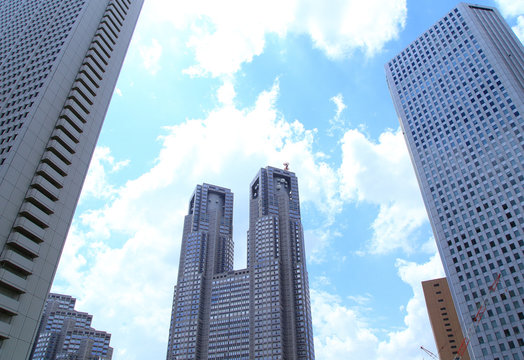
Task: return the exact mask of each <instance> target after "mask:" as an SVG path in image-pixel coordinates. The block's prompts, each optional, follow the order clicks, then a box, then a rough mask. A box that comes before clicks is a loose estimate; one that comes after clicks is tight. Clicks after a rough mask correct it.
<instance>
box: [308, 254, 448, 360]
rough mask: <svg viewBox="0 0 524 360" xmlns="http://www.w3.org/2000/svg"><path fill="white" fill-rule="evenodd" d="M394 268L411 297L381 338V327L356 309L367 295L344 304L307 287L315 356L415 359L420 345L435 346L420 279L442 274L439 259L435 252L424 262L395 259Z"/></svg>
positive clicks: (364, 300)
mask: <svg viewBox="0 0 524 360" xmlns="http://www.w3.org/2000/svg"><path fill="white" fill-rule="evenodd" d="M396 267H397V270H398V274H399V276H400V278H401V279H402V281H404V282H405V283H407V284H408V285H410V286H411V288H412V291H413V296H412V298H411V299H410V300H409V301H408V303H407V306H406V307H405V311H406V315H405V317H404V326H403V327H402V328H401V329H400V330H397V331H389V332H387V335H386V338H385V339H384V340H380V339H379V336H378V335H379V334H380V333H381V332H382V330H381V329H379V328H373V327H372V326H370V324H369V322H368V320H367V318H366V315H365V314H364V313H362V311H361V308H360V306H361V305H368V303H369V300H370V299H371V295H369V294H365V295H361V296H352V297H350V300H351V301H356V302H357V306H347V305H344V304H343V302H342V300H341V299H340V297H338V296H336V295H333V294H330V293H329V292H326V291H319V290H316V289H311V307H312V310H311V311H312V314H313V325H314V335H315V355H316V357H317V358H319V359H323V360H331V359H333V360H335V359H336V360H339V359H376V360H386V359H400V358H402V359H407V360H411V359H412V360H415V359H417V360H418V359H420V357H421V352H420V346H421V345H424V347H426V348H429V349H433V348H434V347H435V346H434V340H433V334H432V332H431V325H430V324H429V318H428V315H427V310H426V305H425V300H424V294H423V292H422V286H421V282H422V281H423V280H429V279H434V278H437V277H442V276H443V269H442V264H441V262H440V258H439V256H438V254H435V255H434V256H432V257H431V258H430V260H429V261H428V262H426V263H424V264H417V263H414V262H408V261H405V260H401V259H399V260H397V263H396ZM366 310H369V311H372V310H373V309H367V308H366ZM434 352H436V351H434Z"/></svg>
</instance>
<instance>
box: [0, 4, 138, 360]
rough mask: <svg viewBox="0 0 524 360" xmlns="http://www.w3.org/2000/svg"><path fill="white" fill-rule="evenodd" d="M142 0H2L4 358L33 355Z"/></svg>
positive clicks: (0, 279)
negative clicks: (44, 310) (65, 242)
mask: <svg viewBox="0 0 524 360" xmlns="http://www.w3.org/2000/svg"><path fill="white" fill-rule="evenodd" d="M142 1H143V0H97V1H88V0H47V1H43V0H0V84H1V88H0V357H1V358H2V359H17V360H19V359H25V358H27V356H28V355H29V351H30V348H31V343H32V341H33V339H34V336H35V332H36V329H37V326H38V322H39V318H40V314H41V312H42V308H43V306H44V302H45V300H46V298H47V294H48V291H49V288H50V286H51V282H52V280H53V277H54V274H55V271H56V267H57V264H58V261H59V258H60V254H61V252H62V248H63V245H64V240H65V237H66V234H67V231H68V228H69V225H70V223H71V219H72V217H73V213H74V210H75V206H76V203H77V200H78V196H79V194H80V190H81V187H82V184H83V182H84V178H85V175H86V172H87V168H88V165H89V162H90V159H91V156H92V154H93V150H94V147H95V144H96V141H97V138H98V134H99V132H100V128H101V126H102V122H103V119H104V116H105V113H106V110H107V107H108V105H109V101H110V98H111V95H112V93H113V89H114V86H115V84H116V80H117V77H118V74H119V71H120V68H121V66H122V62H123V59H124V56H125V53H126V50H127V47H128V44H129V41H130V38H131V35H132V32H133V29H134V27H135V24H136V21H137V17H138V14H139V11H140V8H141V6H142Z"/></svg>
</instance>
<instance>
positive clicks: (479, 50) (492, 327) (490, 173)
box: [385, 3, 524, 360]
mask: <svg viewBox="0 0 524 360" xmlns="http://www.w3.org/2000/svg"><path fill="white" fill-rule="evenodd" d="M385 68H386V75H387V81H388V85H389V87H390V91H391V95H392V98H393V102H394V104H395V107H396V109H397V112H398V115H399V118H400V122H401V127H402V130H403V132H404V136H405V139H406V142H407V145H408V149H409V152H410V155H411V159H412V162H413V165H414V168H415V172H416V175H417V177H418V181H419V184H420V188H421V191H422V197H423V199H424V203H425V205H426V208H427V211H428V214H429V218H430V221H431V225H432V227H433V232H434V234H435V239H436V242H437V246H438V249H439V252H440V256H441V258H442V262H443V264H444V269H445V272H446V277H447V279H448V283H449V287H450V290H451V294H452V296H453V301H454V303H455V307H456V309H457V312H458V314H459V320H460V322H461V326H462V330H463V332H464V336H465V337H466V339H465V340H466V341H465V343H467V342H468V341H469V348H468V349H469V355H470V356H471V358H473V359H499V360H502V359H522V358H523V357H524V342H523V338H524V327H523V324H524V304H523V302H522V301H523V300H522V298H523V295H524V284H523V282H522V279H523V276H522V275H523V269H524V264H523V259H522V250H523V248H524V231H523V228H524V214H523V211H524V194H523V191H524V150H523V146H524V138H523V136H524V122H523V118H522V112H523V110H524V50H523V47H522V44H521V43H520V41H519V40H518V39H517V38H516V36H515V34H513V33H512V31H511V29H510V28H509V27H508V25H507V24H506V23H505V22H504V20H503V19H502V17H501V15H500V14H499V12H498V11H497V10H496V9H493V8H489V7H484V6H476V5H469V4H463V3H461V4H459V5H458V6H457V8H455V9H453V10H451V11H450V12H449V13H448V14H446V16H444V17H443V18H442V19H440V20H439V21H438V22H437V23H436V24H435V25H433V26H432V27H431V28H430V29H429V30H427V31H426V32H425V33H424V34H422V36H420V37H419V38H418V39H416V40H415V41H414V42H413V43H411V44H410V45H409V46H408V47H407V48H406V49H404V50H403V51H402V52H401V53H400V54H399V55H397V56H396V57H394V58H393V59H392V60H391V61H390V62H389V63H388V64H386V66H385ZM499 275H500V278H499Z"/></svg>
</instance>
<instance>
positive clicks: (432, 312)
mask: <svg viewBox="0 0 524 360" xmlns="http://www.w3.org/2000/svg"><path fill="white" fill-rule="evenodd" d="M422 289H423V290H424V297H425V298H426V307H427V308H428V315H429V321H430V322H431V328H432V329H433V336H434V337H435V343H436V344H437V349H438V355H439V358H440V359H441V360H452V359H455V357H456V356H457V353H458V350H459V348H460V345H461V343H462V340H463V339H464V335H463V334H462V330H461V328H460V323H459V321H458V317H457V312H456V310H455V305H453V299H452V298H451V292H450V291H449V286H448V281H447V280H446V278H440V279H434V280H428V281H423V282H422ZM461 360H469V355H468V352H467V350H466V352H465V353H464V354H463V355H462V358H461Z"/></svg>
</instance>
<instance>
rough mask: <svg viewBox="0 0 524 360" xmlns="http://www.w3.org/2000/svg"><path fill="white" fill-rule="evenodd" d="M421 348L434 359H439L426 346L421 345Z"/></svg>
mask: <svg viewBox="0 0 524 360" xmlns="http://www.w3.org/2000/svg"><path fill="white" fill-rule="evenodd" d="M420 348H421V349H422V351H424V352H425V353H426V354H428V355H429V356H430V357H431V358H432V359H435V360H439V358H438V356H437V355H435V354H433V353H432V352H431V351H429V350H428V349H426V348H425V347H424V346H421V347H420Z"/></svg>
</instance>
